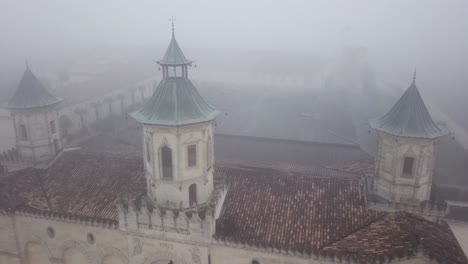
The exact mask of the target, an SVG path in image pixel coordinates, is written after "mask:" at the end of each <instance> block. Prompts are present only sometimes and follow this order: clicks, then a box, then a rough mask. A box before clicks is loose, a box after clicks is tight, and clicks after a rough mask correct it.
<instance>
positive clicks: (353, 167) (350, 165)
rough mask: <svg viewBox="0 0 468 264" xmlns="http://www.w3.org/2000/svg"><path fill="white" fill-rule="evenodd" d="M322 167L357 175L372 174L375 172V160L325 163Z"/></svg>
mask: <svg viewBox="0 0 468 264" xmlns="http://www.w3.org/2000/svg"><path fill="white" fill-rule="evenodd" d="M324 167H325V168H328V169H333V170H338V171H343V172H348V173H355V174H358V175H374V173H375V161H374V160H373V159H366V160H360V161H355V162H346V163H338V164H333V165H327V166H324Z"/></svg>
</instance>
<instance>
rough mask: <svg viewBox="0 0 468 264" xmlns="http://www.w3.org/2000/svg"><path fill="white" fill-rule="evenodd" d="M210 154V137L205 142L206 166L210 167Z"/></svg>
mask: <svg viewBox="0 0 468 264" xmlns="http://www.w3.org/2000/svg"><path fill="white" fill-rule="evenodd" d="M212 159H213V158H212V154H211V138H208V143H207V144H206V167H207V168H208V169H211V164H212Z"/></svg>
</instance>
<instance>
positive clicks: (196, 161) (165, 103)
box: [131, 25, 218, 209]
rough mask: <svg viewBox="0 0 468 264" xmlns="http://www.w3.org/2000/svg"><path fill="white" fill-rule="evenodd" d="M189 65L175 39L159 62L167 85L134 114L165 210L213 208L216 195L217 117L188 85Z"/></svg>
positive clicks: (153, 193)
mask: <svg viewBox="0 0 468 264" xmlns="http://www.w3.org/2000/svg"><path fill="white" fill-rule="evenodd" d="M191 63H192V62H191V61H190V60H187V59H186V58H185V56H184V54H183V52H182V50H181V49H180V47H179V44H178V43H177V40H176V39H175V34H174V25H173V27H172V39H171V42H170V44H169V47H168V48H167V51H166V53H165V55H164V57H163V59H162V60H160V61H158V64H159V65H161V67H162V71H163V79H162V80H161V82H160V83H159V85H158V87H157V88H156V90H155V92H154V94H153V96H152V97H151V99H150V100H149V101H148V102H147V103H146V104H145V105H144V106H143V107H142V108H141V109H140V110H138V111H136V112H134V113H132V114H131V116H132V117H133V118H134V119H135V120H137V121H138V122H139V123H140V124H142V126H143V147H144V153H143V156H144V159H145V171H146V178H147V186H148V193H149V196H150V198H152V200H153V201H154V202H155V203H156V204H157V205H158V206H162V207H165V208H177V209H187V208H193V207H197V206H199V205H203V204H205V203H207V202H208V200H209V198H210V196H211V194H212V192H213V188H214V185H213V169H214V157H213V127H214V125H213V124H214V119H215V117H216V116H217V114H218V111H216V110H215V109H214V108H213V107H212V106H211V105H209V104H208V103H206V102H205V100H204V99H203V98H202V97H201V96H200V94H199V93H198V91H197V89H196V88H195V86H194V85H193V84H192V82H191V81H190V80H189V79H188V70H187V68H188V66H190V64H191Z"/></svg>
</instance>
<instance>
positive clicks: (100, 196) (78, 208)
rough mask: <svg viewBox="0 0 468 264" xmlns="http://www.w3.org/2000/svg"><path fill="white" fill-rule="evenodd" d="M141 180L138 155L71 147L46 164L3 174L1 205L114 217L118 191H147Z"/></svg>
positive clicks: (97, 216) (142, 172)
mask: <svg viewBox="0 0 468 264" xmlns="http://www.w3.org/2000/svg"><path fill="white" fill-rule="evenodd" d="M145 182H146V181H145V177H144V170H143V161H142V160H141V158H139V157H138V158H134V157H129V158H127V157H122V156H112V155H109V154H103V153H82V152H79V151H69V152H64V153H63V155H62V156H61V157H60V158H59V159H58V160H57V161H56V162H55V163H54V164H53V165H52V166H51V167H50V168H49V169H47V170H39V169H32V168H29V169H25V170H21V171H17V172H14V173H12V174H11V175H10V176H9V177H7V178H4V179H2V180H1V181H0V205H1V206H2V207H4V208H10V209H34V210H40V211H46V212H54V213H62V214H67V215H77V216H84V217H92V218H96V219H108V220H117V211H116V206H115V201H116V199H117V198H118V197H117V196H118V195H126V194H128V195H130V194H131V195H139V194H141V193H145V192H146V183H145Z"/></svg>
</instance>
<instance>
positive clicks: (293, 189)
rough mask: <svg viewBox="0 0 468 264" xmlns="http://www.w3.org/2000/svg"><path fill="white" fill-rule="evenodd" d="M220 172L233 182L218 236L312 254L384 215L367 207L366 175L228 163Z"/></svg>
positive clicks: (218, 224)
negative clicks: (332, 174)
mask: <svg viewBox="0 0 468 264" xmlns="http://www.w3.org/2000/svg"><path fill="white" fill-rule="evenodd" d="M217 174H218V175H224V176H225V177H226V181H227V183H228V184H230V187H229V191H228V193H227V196H226V199H225V202H224V206H223V209H222V212H221V215H220V218H219V219H218V220H217V223H216V225H217V228H216V237H217V238H221V239H227V240H232V241H238V242H243V243H252V244H260V245H264V246H271V247H276V248H285V249H286V248H287V249H297V250H301V251H309V252H310V251H311V250H316V249H319V248H321V247H323V246H325V245H327V244H329V243H332V242H334V241H336V240H337V239H339V238H341V237H344V236H346V235H348V234H350V233H352V232H354V231H355V230H356V229H358V228H360V227H362V226H363V225H365V224H367V223H369V222H370V221H371V220H372V219H374V218H375V217H377V215H378V213H375V212H373V211H369V210H368V209H367V200H366V199H367V192H366V184H365V181H363V180H362V179H361V178H349V177H309V176H303V175H299V174H297V175H294V176H291V175H289V174H287V173H285V172H283V171H278V170H271V169H260V168H227V167H225V168H218V171H217ZM246 205H248V206H246Z"/></svg>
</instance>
